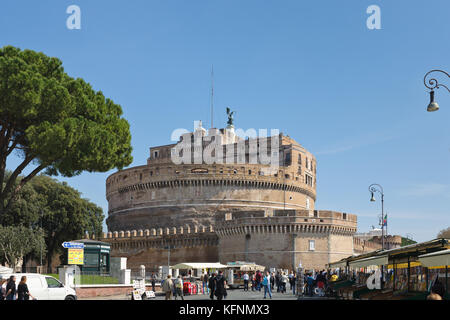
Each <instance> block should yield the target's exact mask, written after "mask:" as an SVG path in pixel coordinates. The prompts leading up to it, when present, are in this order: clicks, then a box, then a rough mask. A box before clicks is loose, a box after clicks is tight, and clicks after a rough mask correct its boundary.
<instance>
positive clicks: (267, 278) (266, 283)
mask: <svg viewBox="0 0 450 320" xmlns="http://www.w3.org/2000/svg"><path fill="white" fill-rule="evenodd" d="M270 278H271V277H270V273H269V271H267V272H266V276H265V277H264V278H263V280H262V285H263V286H264V299H265V298H266V295H267V293H269V297H270V299H272V291H271V290H270Z"/></svg>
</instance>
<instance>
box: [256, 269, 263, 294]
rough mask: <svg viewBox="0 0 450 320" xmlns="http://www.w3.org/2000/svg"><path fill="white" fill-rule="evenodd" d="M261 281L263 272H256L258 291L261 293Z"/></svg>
mask: <svg viewBox="0 0 450 320" xmlns="http://www.w3.org/2000/svg"><path fill="white" fill-rule="evenodd" d="M261 280H262V275H261V272H260V271H259V270H258V271H256V290H258V291H261Z"/></svg>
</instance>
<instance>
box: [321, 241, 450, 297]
mask: <svg viewBox="0 0 450 320" xmlns="http://www.w3.org/2000/svg"><path fill="white" fill-rule="evenodd" d="M449 248H450V240H449V239H435V240H431V241H427V242H423V243H417V244H413V245H409V246H405V247H401V248H395V249H391V250H384V251H381V250H378V251H374V252H371V253H367V254H364V255H360V256H351V257H348V258H346V259H342V260H340V261H337V262H333V263H330V264H329V267H330V268H333V267H336V268H340V270H341V268H342V270H345V272H346V278H347V281H353V282H354V283H353V284H352V285H350V283H348V282H347V283H346V286H343V285H341V286H339V282H338V283H335V284H332V286H334V287H337V288H338V290H339V291H340V294H341V296H343V297H344V298H348V299H371V300H379V299H389V300H391V299H392V300H410V299H412V300H414V299H424V297H425V298H426V295H427V294H428V292H429V291H430V289H431V286H432V284H433V283H434V281H436V279H439V281H440V282H442V283H444V284H445V289H446V292H447V295H448V287H449V283H448V263H449V259H450V258H449V257H450V253H449V252H450V250H449ZM344 266H345V267H344ZM378 280H381V281H380V285H377V284H376V281H378ZM341 283H345V282H341Z"/></svg>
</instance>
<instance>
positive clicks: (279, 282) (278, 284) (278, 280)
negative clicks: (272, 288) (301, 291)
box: [275, 272, 281, 292]
mask: <svg viewBox="0 0 450 320" xmlns="http://www.w3.org/2000/svg"><path fill="white" fill-rule="evenodd" d="M275 284H276V285H277V292H280V286H281V276H280V273H279V272H277V274H276V276H275Z"/></svg>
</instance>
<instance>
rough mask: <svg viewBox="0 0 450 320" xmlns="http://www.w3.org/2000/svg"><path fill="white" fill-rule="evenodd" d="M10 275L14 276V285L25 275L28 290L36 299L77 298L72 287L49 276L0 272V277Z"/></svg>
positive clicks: (6, 277) (5, 277) (3, 277)
mask: <svg viewBox="0 0 450 320" xmlns="http://www.w3.org/2000/svg"><path fill="white" fill-rule="evenodd" d="M12 275H13V276H15V277H16V287H17V286H18V285H19V283H20V279H21V278H22V276H26V277H27V286H28V290H29V291H30V293H31V295H32V296H33V297H35V298H36V299H37V300H76V299H77V294H76V292H75V290H74V289H72V288H70V287H66V286H64V285H63V284H62V283H61V282H59V281H58V280H56V279H55V278H53V277H51V276H46V275H43V274H38V273H3V274H0V278H2V279H9V277H10V276H12ZM5 285H6V283H5Z"/></svg>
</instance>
